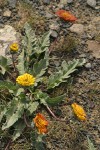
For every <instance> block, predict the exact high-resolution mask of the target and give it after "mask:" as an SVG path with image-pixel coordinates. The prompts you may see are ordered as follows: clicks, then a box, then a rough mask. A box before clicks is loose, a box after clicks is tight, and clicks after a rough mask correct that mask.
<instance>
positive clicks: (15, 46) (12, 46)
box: [10, 43, 19, 52]
mask: <svg viewBox="0 0 100 150" xmlns="http://www.w3.org/2000/svg"><path fill="white" fill-rule="evenodd" d="M18 48H19V46H18V44H17V43H13V44H11V45H10V50H11V51H13V52H17V51H18Z"/></svg>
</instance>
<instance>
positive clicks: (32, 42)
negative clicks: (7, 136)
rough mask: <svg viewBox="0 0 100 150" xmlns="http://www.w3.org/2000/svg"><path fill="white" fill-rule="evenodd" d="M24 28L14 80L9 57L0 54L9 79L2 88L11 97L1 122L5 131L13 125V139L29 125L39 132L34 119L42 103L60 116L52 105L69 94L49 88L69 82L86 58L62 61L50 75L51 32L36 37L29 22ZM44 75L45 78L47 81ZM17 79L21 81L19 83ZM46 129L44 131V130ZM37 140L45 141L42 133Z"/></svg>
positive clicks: (4, 108) (1, 70)
mask: <svg viewBox="0 0 100 150" xmlns="http://www.w3.org/2000/svg"><path fill="white" fill-rule="evenodd" d="M24 31H25V33H24V36H23V40H22V43H21V46H22V47H21V52H20V53H19V56H18V63H17V65H16V66H15V67H16V68H15V67H14V69H15V72H16V77H15V78H14V79H13V80H11V78H10V77H9V76H11V73H10V65H9V60H8V59H6V58H5V57H2V56H1V57H0V68H1V69H0V73H1V75H2V76H4V75H5V74H6V73H7V74H8V79H7V80H2V81H0V90H1V89H6V90H8V92H9V93H10V100H9V101H8V102H6V105H3V106H2V107H1V109H0V122H1V123H2V130H7V129H8V130H9V129H10V128H11V127H13V129H14V130H13V135H12V140H13V141H14V140H16V139H17V138H18V137H19V136H20V135H21V134H22V132H23V131H24V130H25V128H26V127H29V128H31V129H32V130H33V131H34V132H36V133H37V132H38V131H37V129H36V128H35V125H34V123H33V121H32V120H33V119H34V118H35V116H36V111H39V108H40V107H41V105H44V106H45V107H44V108H46V109H48V111H49V112H50V113H51V115H53V117H55V119H57V118H56V116H55V115H54V114H53V112H52V111H51V109H50V106H55V105H58V104H59V103H60V102H61V101H63V100H65V98H66V93H65V94H63V95H59V96H57V97H54V98H51V97H50V95H49V94H48V91H49V90H50V89H53V88H55V87H56V86H59V85H60V84H61V83H62V82H66V81H67V79H68V78H69V77H70V76H71V74H72V73H73V72H74V71H76V70H77V68H78V67H81V66H83V65H84V63H85V60H84V59H80V60H79V59H74V60H73V61H70V62H66V61H63V62H62V63H61V66H60V67H59V68H57V70H58V71H56V72H52V74H51V75H50V76H48V68H49V61H50V59H52V58H50V57H51V56H50V52H49V46H50V34H51V33H50V32H48V33H45V34H44V35H42V36H41V37H37V36H36V35H35V33H34V31H33V30H32V28H31V27H30V25H29V24H27V23H26V24H25V26H24ZM13 64H14V61H13ZM26 73H27V74H28V75H32V76H31V77H29V78H27V79H26V77H25V78H21V80H20V79H19V77H23V75H25V74H26ZM33 77H34V78H33ZM44 78H46V81H45V82H44ZM18 79H19V80H18ZM23 79H24V82H23V81H22V80H23ZM28 79H29V82H28V84H22V83H26V80H28ZM16 80H17V82H19V83H21V84H18V83H17V82H16ZM13 81H14V82H13ZM25 85H28V86H25ZM42 108H43V107H42ZM3 118H5V119H3ZM4 120H5V121H4ZM35 129H36V131H35ZM43 129H44V128H43ZM43 129H41V131H44V130H43ZM36 142H42V136H41V134H40V135H38V134H37V140H36ZM42 146H43V145H42Z"/></svg>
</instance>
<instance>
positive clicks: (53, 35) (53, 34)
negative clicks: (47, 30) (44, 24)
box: [51, 30, 58, 38]
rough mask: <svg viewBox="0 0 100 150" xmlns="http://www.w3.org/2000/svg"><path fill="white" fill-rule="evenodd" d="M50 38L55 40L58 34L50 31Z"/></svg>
mask: <svg viewBox="0 0 100 150" xmlns="http://www.w3.org/2000/svg"><path fill="white" fill-rule="evenodd" d="M51 36H52V37H53V38H57V36H58V33H57V32H56V31H53V30H51Z"/></svg>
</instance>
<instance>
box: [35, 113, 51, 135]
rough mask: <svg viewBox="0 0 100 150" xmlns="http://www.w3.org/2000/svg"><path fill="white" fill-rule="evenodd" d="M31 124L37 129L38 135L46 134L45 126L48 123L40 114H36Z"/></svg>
mask: <svg viewBox="0 0 100 150" xmlns="http://www.w3.org/2000/svg"><path fill="white" fill-rule="evenodd" d="M33 122H34V123H35V125H36V127H37V128H38V131H39V133H40V134H44V133H47V126H48V124H49V123H48V121H47V120H46V119H45V117H44V116H43V115H42V114H40V113H38V114H37V115H36V117H35V118H34V119H33Z"/></svg>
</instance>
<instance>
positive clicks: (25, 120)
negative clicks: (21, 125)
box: [23, 113, 31, 128]
mask: <svg viewBox="0 0 100 150" xmlns="http://www.w3.org/2000/svg"><path fill="white" fill-rule="evenodd" d="M23 117H24V122H25V124H26V126H27V127H28V128H31V126H30V125H29V124H28V122H27V119H26V115H25V113H24V116H23Z"/></svg>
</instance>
